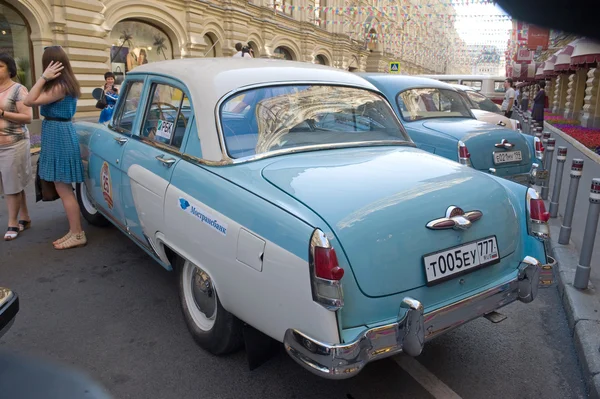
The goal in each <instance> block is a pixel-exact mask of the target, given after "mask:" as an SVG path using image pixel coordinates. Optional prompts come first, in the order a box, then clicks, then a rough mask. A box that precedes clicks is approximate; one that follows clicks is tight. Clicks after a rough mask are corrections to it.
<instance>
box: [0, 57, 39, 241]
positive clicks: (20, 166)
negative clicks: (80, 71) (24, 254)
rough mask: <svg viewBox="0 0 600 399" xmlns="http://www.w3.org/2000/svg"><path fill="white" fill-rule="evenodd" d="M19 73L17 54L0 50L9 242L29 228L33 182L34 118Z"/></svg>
mask: <svg viewBox="0 0 600 399" xmlns="http://www.w3.org/2000/svg"><path fill="white" fill-rule="evenodd" d="M15 76H17V65H16V63H15V60H14V59H13V57H11V56H10V55H9V54H6V53H0V194H4V197H5V200H6V205H7V208H8V228H7V229H6V234H5V235H4V240H5V241H10V240H14V239H15V238H17V236H18V235H19V233H20V232H22V231H23V230H25V229H27V228H29V226H30V225H31V219H30V217H29V211H28V209H27V198H26V197H25V187H27V184H29V182H30V181H31V153H30V151H29V150H30V148H31V144H30V142H29V130H28V129H27V126H26V124H28V123H31V120H32V118H33V115H32V112H31V108H30V107H27V106H26V105H24V104H23V100H24V99H25V97H26V96H27V94H28V92H27V88H26V87H25V86H23V85H21V84H19V83H16V82H14V81H13V80H12V79H13V78H14V77H15Z"/></svg>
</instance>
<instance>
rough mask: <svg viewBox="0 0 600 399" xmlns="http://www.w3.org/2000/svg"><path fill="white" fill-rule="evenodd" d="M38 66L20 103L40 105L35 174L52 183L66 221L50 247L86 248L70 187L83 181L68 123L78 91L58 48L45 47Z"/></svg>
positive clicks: (80, 164)
mask: <svg viewBox="0 0 600 399" xmlns="http://www.w3.org/2000/svg"><path fill="white" fill-rule="evenodd" d="M42 67H43V69H44V73H42V76H41V77H40V78H39V79H38V81H37V82H36V83H35V85H34V86H33V87H32V88H31V91H30V92H29V95H28V96H27V97H26V98H25V101H24V103H25V104H26V105H28V106H33V105H40V106H41V107H40V114H41V115H42V116H44V118H45V119H44V121H43V122H42V148H41V151H40V161H39V170H38V175H39V177H40V179H42V180H45V181H48V182H54V186H55V187H56V191H57V193H58V195H59V196H60V199H61V200H62V203H63V206H64V208H65V212H66V214H67V219H68V220H69V232H68V233H67V234H66V235H65V236H64V237H62V238H60V239H58V240H56V241H54V242H53V243H52V244H53V245H54V248H55V249H69V248H75V247H81V246H84V245H86V243H87V239H86V236H85V232H84V231H83V229H82V228H81V216H80V210H79V204H78V203H77V199H76V198H75V194H74V192H73V186H72V184H73V183H82V182H83V164H82V162H81V155H80V152H79V141H78V139H77V135H76V133H75V128H74V127H73V123H72V121H71V119H72V118H73V115H74V114H75V111H76V108H77V99H78V98H79V97H80V96H81V90H80V87H79V82H77V79H76V78H75V74H74V73H73V69H72V68H71V63H70V61H69V57H68V56H67V54H66V53H65V51H64V50H63V49H62V47H60V46H50V47H47V48H46V49H45V50H44V54H43V56H42Z"/></svg>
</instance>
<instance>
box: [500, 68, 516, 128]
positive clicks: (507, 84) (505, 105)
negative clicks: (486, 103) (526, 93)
mask: <svg viewBox="0 0 600 399" xmlns="http://www.w3.org/2000/svg"><path fill="white" fill-rule="evenodd" d="M512 85H513V80H512V79H511V78H507V79H506V80H505V81H504V89H505V90H506V91H505V92H504V101H502V111H504V116H506V117H507V118H510V117H511V116H512V112H513V105H514V104H515V89H513V88H512Z"/></svg>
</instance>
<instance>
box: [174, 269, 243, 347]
mask: <svg viewBox="0 0 600 399" xmlns="http://www.w3.org/2000/svg"><path fill="white" fill-rule="evenodd" d="M175 269H176V270H177V271H178V273H179V276H178V277H179V278H178V280H179V298H180V301H181V309H182V311H183V317H184V319H185V322H186V324H187V326H188V329H189V331H190V333H191V334H192V336H193V337H194V340H195V341H196V342H197V343H198V345H200V346H201V347H202V348H203V349H205V350H207V351H208V352H210V353H212V354H215V355H224V354H227V353H231V352H234V351H236V350H237V349H239V348H240V347H241V346H242V343H243V335H242V322H241V320H239V319H238V318H237V317H235V316H234V315H232V314H231V313H229V312H228V311H226V310H225V309H224V308H223V306H222V305H221V301H220V300H219V296H218V295H217V291H216V289H215V286H214V284H213V282H212V279H211V278H210V276H209V275H208V274H207V273H206V272H204V271H203V270H202V269H200V268H199V267H197V266H196V265H194V264H193V263H192V262H190V261H187V260H185V259H182V258H180V257H178V258H177V261H176V268H175Z"/></svg>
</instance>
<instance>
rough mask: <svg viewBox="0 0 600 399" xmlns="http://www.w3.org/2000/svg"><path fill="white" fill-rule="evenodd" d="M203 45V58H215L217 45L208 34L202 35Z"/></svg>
mask: <svg viewBox="0 0 600 399" xmlns="http://www.w3.org/2000/svg"><path fill="white" fill-rule="evenodd" d="M204 43H206V50H205V54H204V56H205V57H209V58H215V57H216V56H217V44H216V40H215V39H213V37H212V35H211V34H210V33H207V34H205V35H204Z"/></svg>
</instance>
